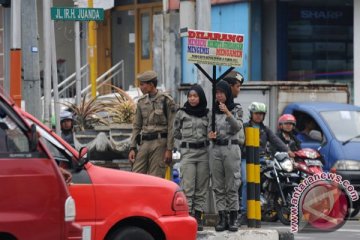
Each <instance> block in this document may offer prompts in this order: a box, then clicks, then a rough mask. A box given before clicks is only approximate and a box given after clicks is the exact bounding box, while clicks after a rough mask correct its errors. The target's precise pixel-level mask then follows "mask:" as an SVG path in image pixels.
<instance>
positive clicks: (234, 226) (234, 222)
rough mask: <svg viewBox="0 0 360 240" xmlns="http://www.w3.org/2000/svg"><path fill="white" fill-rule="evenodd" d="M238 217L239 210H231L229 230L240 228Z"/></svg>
mask: <svg viewBox="0 0 360 240" xmlns="http://www.w3.org/2000/svg"><path fill="white" fill-rule="evenodd" d="M237 218H238V212H237V211H231V212H230V220H229V231H231V232H236V231H237V230H238V229H239V223H238V219H237Z"/></svg>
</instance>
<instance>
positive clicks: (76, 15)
mask: <svg viewBox="0 0 360 240" xmlns="http://www.w3.org/2000/svg"><path fill="white" fill-rule="evenodd" d="M51 19H52V20H60V21H103V20H104V9H102V8H73V7H68V8H63V7H52V8H51Z"/></svg>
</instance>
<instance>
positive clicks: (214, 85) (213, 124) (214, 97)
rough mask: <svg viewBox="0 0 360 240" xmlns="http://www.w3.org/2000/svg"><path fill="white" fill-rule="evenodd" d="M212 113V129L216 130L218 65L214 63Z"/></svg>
mask: <svg viewBox="0 0 360 240" xmlns="http://www.w3.org/2000/svg"><path fill="white" fill-rule="evenodd" d="M211 82H212V114H211V130H212V131H213V132H215V109H216V108H215V104H216V65H213V78H212V81H211Z"/></svg>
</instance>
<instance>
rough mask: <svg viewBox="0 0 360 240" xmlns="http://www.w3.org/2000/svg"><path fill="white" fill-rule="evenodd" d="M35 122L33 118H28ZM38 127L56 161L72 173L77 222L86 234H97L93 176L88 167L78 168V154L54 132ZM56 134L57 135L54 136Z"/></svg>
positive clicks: (71, 191) (71, 185)
mask: <svg viewBox="0 0 360 240" xmlns="http://www.w3.org/2000/svg"><path fill="white" fill-rule="evenodd" d="M27 120H28V121H29V122H31V123H33V122H32V121H31V119H27ZM36 129H37V131H38V133H39V134H40V136H41V139H42V140H44V141H43V143H44V144H45V145H46V147H47V149H49V151H50V152H51V155H52V156H53V157H54V159H55V160H56V162H57V163H58V164H59V165H60V166H61V167H62V168H64V169H67V170H68V171H70V172H71V174H72V181H71V184H70V185H69V191H70V193H71V196H72V197H73V198H74V200H75V202H76V204H77V205H76V219H75V221H76V223H78V224H80V225H81V226H82V227H85V226H86V228H83V231H85V232H86V235H87V236H89V235H90V234H91V235H90V236H95V234H96V233H95V228H94V227H93V226H95V218H96V217H95V211H96V205H95V193H94V189H93V185H92V181H91V178H90V176H89V173H88V172H87V170H86V168H83V169H77V165H78V163H77V161H74V159H77V156H74V155H73V154H72V153H71V151H70V150H69V149H66V147H65V146H64V145H62V143H61V142H59V141H58V140H57V139H56V137H59V136H56V135H55V133H54V132H49V131H48V130H46V129H44V128H43V127H42V126H41V125H36ZM54 135H55V136H54Z"/></svg>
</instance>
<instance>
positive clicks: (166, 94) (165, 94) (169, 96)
mask: <svg viewBox="0 0 360 240" xmlns="http://www.w3.org/2000/svg"><path fill="white" fill-rule="evenodd" d="M161 94H162V95H163V96H164V97H166V98H168V99H170V100H171V101H174V98H173V97H172V96H171V95H170V94H169V93H167V92H161Z"/></svg>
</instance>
